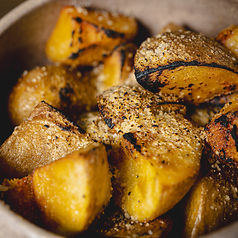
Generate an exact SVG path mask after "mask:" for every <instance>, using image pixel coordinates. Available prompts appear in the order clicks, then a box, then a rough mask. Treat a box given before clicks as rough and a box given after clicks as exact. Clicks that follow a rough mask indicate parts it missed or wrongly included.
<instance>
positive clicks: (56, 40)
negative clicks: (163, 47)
mask: <svg viewBox="0 0 238 238" xmlns="http://www.w3.org/2000/svg"><path fill="white" fill-rule="evenodd" d="M64 33H65V34H64ZM136 33H137V23H136V21H135V20H134V19H133V18H130V17H126V16H122V15H119V14H117V15H116V14H111V13H108V12H100V11H96V10H89V9H86V8H81V7H77V8H75V7H65V8H63V9H62V11H61V14H60V16H59V19H58V22H57V24H56V26H55V28H54V30H53V32H52V35H51V37H50V38H49V40H48V42H47V44H46V48H45V51H46V55H47V56H48V57H49V59H51V60H52V61H55V62H61V63H66V64H70V65H74V66H76V65H83V66H85V65H95V64H98V63H99V62H101V61H102V60H103V59H104V57H105V56H106V55H109V54H110V53H111V52H112V51H113V49H114V48H115V47H116V46H117V45H119V44H120V43H122V42H125V41H128V40H131V39H132V38H133V37H134V36H135V35H136Z"/></svg>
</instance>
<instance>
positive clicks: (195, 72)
mask: <svg viewBox="0 0 238 238" xmlns="http://www.w3.org/2000/svg"><path fill="white" fill-rule="evenodd" d="M172 42H173V43H172ZM175 42H176V43H175ZM134 67H135V75H136V79H137V81H138V82H139V83H140V84H141V85H142V86H143V87H145V88H146V89H148V90H150V91H152V92H158V91H161V92H162V93H167V94H175V95H178V96H179V97H180V98H181V99H183V100H185V101H187V102H189V103H192V104H195V105H198V104H200V103H203V102H206V101H209V100H211V99H212V98H213V97H215V96H219V95H224V94H230V93H232V92H235V91H237V78H238V64H237V61H236V59H235V57H234V56H233V54H231V53H229V52H228V51H227V50H226V49H225V48H223V47H222V46H221V45H220V44H218V43H217V42H216V41H215V40H213V39H211V38H208V37H206V36H204V35H202V34H196V33H194V32H190V31H175V32H165V33H162V34H158V35H157V36H155V37H152V38H148V39H147V40H146V41H144V42H143V43H142V44H141V46H140V47H139V49H138V50H137V53H136V55H135V66H134Z"/></svg>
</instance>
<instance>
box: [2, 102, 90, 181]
mask: <svg viewBox="0 0 238 238" xmlns="http://www.w3.org/2000/svg"><path fill="white" fill-rule="evenodd" d="M93 143H94V142H93V141H92V139H91V138H90V137H89V135H88V134H86V133H85V131H84V130H83V129H82V128H81V127H79V126H78V125H76V124H74V123H72V122H70V121H69V120H68V119H67V118H66V117H65V116H63V115H62V114H61V113H60V112H59V111H58V110H56V109H55V108H53V107H51V106H50V105H48V104H46V103H45V102H41V103H39V104H38V106H36V107H35V109H34V110H33V112H32V113H31V114H30V116H29V117H28V119H27V120H26V121H24V122H23V123H22V124H20V125H19V126H17V127H15V130H14V132H13V133H12V135H10V137H9V138H8V139H7V140H6V141H5V142H4V143H3V144H2V145H1V147H0V171H1V177H3V178H4V177H6V178H19V177H24V176H26V175H28V174H30V173H31V172H32V171H33V170H34V169H35V168H37V167H39V166H42V165H44V164H47V163H50V162H52V161H54V160H57V159H59V158H61V157H63V156H65V155H67V154H68V153H71V152H73V151H74V150H77V149H79V148H83V147H86V146H88V145H90V144H93Z"/></svg>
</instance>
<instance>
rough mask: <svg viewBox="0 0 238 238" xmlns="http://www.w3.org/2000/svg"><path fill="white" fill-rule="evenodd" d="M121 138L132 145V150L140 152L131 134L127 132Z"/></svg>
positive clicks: (139, 147)
mask: <svg viewBox="0 0 238 238" xmlns="http://www.w3.org/2000/svg"><path fill="white" fill-rule="evenodd" d="M123 137H124V138H125V139H126V140H128V141H129V142H130V143H131V144H132V145H134V148H135V149H136V150H137V151H138V152H141V146H140V145H137V144H136V143H137V141H136V138H135V137H134V135H133V133H131V132H129V133H125V134H124V135H123Z"/></svg>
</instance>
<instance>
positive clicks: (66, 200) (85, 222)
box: [32, 145, 111, 236]
mask: <svg viewBox="0 0 238 238" xmlns="http://www.w3.org/2000/svg"><path fill="white" fill-rule="evenodd" d="M32 189H33V192H34V195H35V199H36V202H37V204H38V206H39V207H40V209H41V212H42V214H43V218H44V219H43V222H44V226H45V227H46V228H48V229H50V230H51V231H54V232H56V233H58V234H61V235H66V236H69V235H71V236H72V235H74V234H77V233H81V232H82V231H85V230H86V229H87V228H88V227H89V225H90V224H91V223H92V222H93V221H94V219H95V218H96V217H97V216H98V215H99V214H100V213H101V212H102V211H103V210H104V208H105V206H107V204H108V202H109V200H110V197H111V174H110V172H109V165H108V162H107V153H106V150H105V147H104V146H103V145H98V146H89V147H87V148H84V149H81V150H77V151H74V152H73V153H71V154H68V155H67V156H66V157H64V158H61V159H59V160H57V161H54V162H52V163H50V164H48V165H45V166H43V167H39V168H37V169H36V170H34V172H33V174H32Z"/></svg>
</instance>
